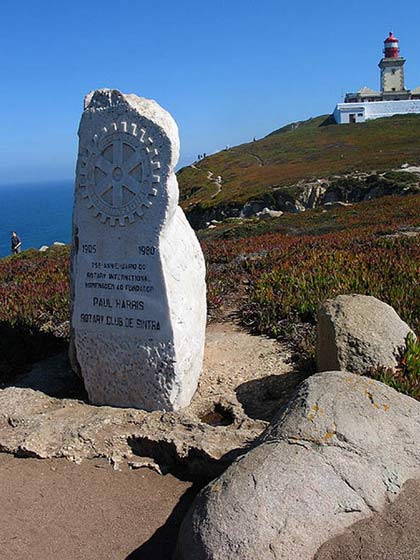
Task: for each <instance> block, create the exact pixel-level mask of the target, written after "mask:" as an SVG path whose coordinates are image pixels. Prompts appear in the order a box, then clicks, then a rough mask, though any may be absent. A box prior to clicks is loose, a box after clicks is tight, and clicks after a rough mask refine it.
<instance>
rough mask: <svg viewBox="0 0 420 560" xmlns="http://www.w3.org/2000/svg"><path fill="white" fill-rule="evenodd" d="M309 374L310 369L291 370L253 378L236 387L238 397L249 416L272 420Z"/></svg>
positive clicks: (255, 418) (267, 420)
mask: <svg viewBox="0 0 420 560" xmlns="http://www.w3.org/2000/svg"><path fill="white" fill-rule="evenodd" d="M309 375H310V372H309V371H291V372H289V373H284V374H282V375H268V376H267V377H263V378H260V379H252V380H251V381H246V382H245V383H242V384H241V385H239V386H238V387H237V388H236V391H235V392H236V397H237V399H238V401H239V402H240V403H241V404H242V407H243V409H244V412H245V414H246V415H247V416H249V417H250V418H253V419H254V420H265V421H266V422H270V421H271V420H272V418H273V417H274V415H275V414H276V412H277V411H278V410H279V408H280V406H281V405H282V404H284V403H285V402H287V401H288V400H290V398H291V397H292V395H293V392H294V391H295V389H296V387H297V386H298V385H299V383H301V382H302V381H303V380H304V379H306V378H307V377H309Z"/></svg>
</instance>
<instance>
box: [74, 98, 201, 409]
mask: <svg viewBox="0 0 420 560" xmlns="http://www.w3.org/2000/svg"><path fill="white" fill-rule="evenodd" d="M178 156H179V136H178V129H177V126H176V123H175V121H174V120H173V119H172V117H171V116H170V115H169V113H167V112H166V111H165V110H164V109H162V108H161V107H160V106H159V105H158V104H157V103H156V102H155V101H152V100H148V99H143V98H140V97H137V96H136V95H133V94H130V95H125V94H122V93H120V92H119V91H116V90H109V89H101V90H97V91H94V92H93V93H90V94H89V95H88V96H87V97H86V99H85V108H84V112H83V115H82V119H81V123H80V128H79V155H78V162H77V177H76V187H75V199H74V211H73V249H72V270H71V276H72V350H71V357H72V362H73V366H74V367H77V369H78V370H79V372H80V373H81V375H82V377H83V379H84V382H85V386H86V389H87V392H88V395H89V398H90V400H91V402H93V403H94V404H102V405H104V404H107V405H114V406H123V407H136V408H142V409H145V410H177V409H179V408H181V407H184V406H187V405H188V404H189V402H190V400H191V398H192V396H193V394H194V392H195V390H196V387H197V383H198V378H199V376H200V372H201V368H202V362H203V352H204V337H205V323H206V287H205V265H204V259H203V254H202V252H201V248H200V245H199V243H198V240H197V238H196V236H195V233H194V232H193V230H192V229H191V227H190V226H189V224H188V222H187V220H186V218H185V215H184V213H183V211H182V210H181V208H180V207H179V206H178V184H177V180H176V176H175V174H174V167H175V165H176V163H177V161H178Z"/></svg>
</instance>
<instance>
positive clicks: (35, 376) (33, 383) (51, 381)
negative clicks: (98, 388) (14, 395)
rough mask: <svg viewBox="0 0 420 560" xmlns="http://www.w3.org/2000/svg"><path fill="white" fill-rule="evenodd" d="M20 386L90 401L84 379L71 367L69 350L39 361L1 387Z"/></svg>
mask: <svg viewBox="0 0 420 560" xmlns="http://www.w3.org/2000/svg"><path fill="white" fill-rule="evenodd" d="M7 387H20V388H25V389H33V390H34V391H41V393H44V394H45V395H48V396H49V397H55V398H58V399H78V400H82V401H84V402H88V398H87V393H86V391H85V387H84V385H83V381H82V380H81V379H80V377H78V376H77V375H76V374H75V373H74V372H73V370H72V369H71V366H70V362H69V359H68V356H67V352H62V353H60V354H56V355H55V356H52V357H50V358H48V359H46V360H42V361H41V362H37V363H36V364H34V365H33V367H32V369H31V370H30V371H29V372H25V373H22V374H20V375H18V376H17V377H15V379H13V381H9V382H8V383H3V384H2V385H1V387H0V388H2V389H5V388H7Z"/></svg>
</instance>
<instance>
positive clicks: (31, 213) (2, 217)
mask: <svg viewBox="0 0 420 560" xmlns="http://www.w3.org/2000/svg"><path fill="white" fill-rule="evenodd" d="M73 189H74V183H73V181H57V182H45V183H39V184H28V185H3V186H0V257H4V256H6V255H10V234H11V232H12V231H13V230H14V231H16V233H17V234H18V236H19V237H20V238H21V240H22V249H23V250H25V249H29V248H30V247H34V248H35V249H39V248H40V247H41V246H42V245H52V243H54V241H61V242H62V243H69V242H70V240H71V215H72V208H73Z"/></svg>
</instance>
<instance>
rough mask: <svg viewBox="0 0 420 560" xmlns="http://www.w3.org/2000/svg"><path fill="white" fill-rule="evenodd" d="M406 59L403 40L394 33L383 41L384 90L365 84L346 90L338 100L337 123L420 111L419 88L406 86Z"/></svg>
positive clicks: (357, 121) (382, 69) (382, 80)
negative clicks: (343, 96) (402, 48)
mask: <svg viewBox="0 0 420 560" xmlns="http://www.w3.org/2000/svg"><path fill="white" fill-rule="evenodd" d="M404 64H405V58H403V57H402V56H401V55H400V42H399V40H398V39H397V37H395V35H394V34H393V33H392V31H391V32H390V33H389V35H388V37H387V38H386V39H385V41H384V48H383V57H382V58H381V60H380V62H379V68H380V70H381V89H380V91H375V90H373V89H371V88H369V87H366V86H365V87H362V88H361V89H359V90H358V91H356V92H355V93H347V94H346V96H345V98H344V103H338V105H337V106H336V108H335V110H334V118H335V121H336V122H337V123H338V124H353V123H354V124H356V123H362V122H365V121H367V120H370V119H379V118H382V117H392V116H393V115H404V114H407V113H420V87H418V88H416V89H413V90H409V89H406V87H405V78H404Z"/></svg>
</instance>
